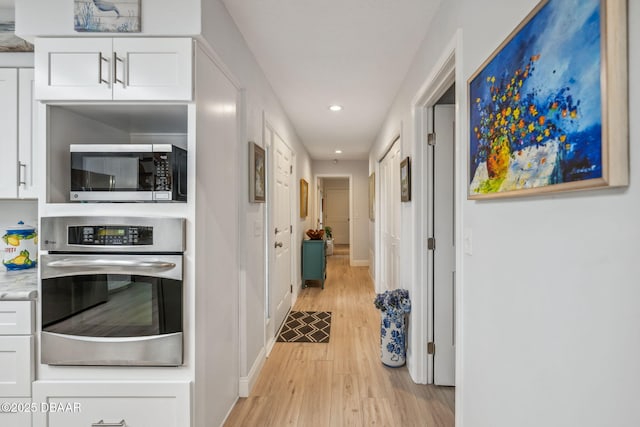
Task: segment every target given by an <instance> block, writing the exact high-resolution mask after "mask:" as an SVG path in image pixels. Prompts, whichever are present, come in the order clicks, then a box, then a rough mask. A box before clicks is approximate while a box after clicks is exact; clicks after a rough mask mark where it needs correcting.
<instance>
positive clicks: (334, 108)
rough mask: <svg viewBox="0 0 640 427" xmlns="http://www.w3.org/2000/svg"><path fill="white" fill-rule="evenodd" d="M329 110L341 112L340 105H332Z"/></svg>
mask: <svg viewBox="0 0 640 427" xmlns="http://www.w3.org/2000/svg"><path fill="white" fill-rule="evenodd" d="M329 110H331V111H341V110H342V105H332V106H330V107H329Z"/></svg>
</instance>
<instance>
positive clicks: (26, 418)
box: [0, 397, 32, 427]
mask: <svg viewBox="0 0 640 427" xmlns="http://www.w3.org/2000/svg"><path fill="white" fill-rule="evenodd" d="M1 400H2V409H1V410H0V426H3V427H4V426H7V427H9V426H10V427H31V412H32V411H31V409H32V404H31V399H29V398H26V399H15V398H7V397H2V398H1Z"/></svg>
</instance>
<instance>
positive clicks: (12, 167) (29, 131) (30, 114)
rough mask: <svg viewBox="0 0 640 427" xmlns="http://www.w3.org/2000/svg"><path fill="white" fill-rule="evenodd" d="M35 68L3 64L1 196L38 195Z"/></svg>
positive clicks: (0, 84)
mask: <svg viewBox="0 0 640 427" xmlns="http://www.w3.org/2000/svg"><path fill="white" fill-rule="evenodd" d="M34 102H35V101H34V100H33V69H32V68H20V69H18V68H0V111H1V112H2V114H0V156H1V157H2V167H0V199H17V198H20V199H35V198H37V197H38V192H37V189H36V187H35V183H36V182H37V179H36V174H37V173H38V168H37V167H36V164H35V158H34V155H35V154H36V151H37V150H36V149H35V148H34V144H35V143H36V141H37V138H35V131H34V130H35V116H34V114H35V111H36V108H35V104H34Z"/></svg>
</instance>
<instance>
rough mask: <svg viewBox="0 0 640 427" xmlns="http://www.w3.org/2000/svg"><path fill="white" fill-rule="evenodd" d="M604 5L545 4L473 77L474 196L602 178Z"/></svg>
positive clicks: (559, 0) (566, 0) (593, 0)
mask: <svg viewBox="0 0 640 427" xmlns="http://www.w3.org/2000/svg"><path fill="white" fill-rule="evenodd" d="M603 4H604V2H603V3H601V1H600V0H548V1H544V2H542V3H541V4H540V5H539V6H538V7H537V8H536V9H535V10H534V12H532V14H530V15H529V17H528V18H527V20H525V21H524V22H523V24H521V26H520V27H519V28H518V29H517V30H516V31H515V32H514V33H513V34H512V35H511V37H510V38H509V39H508V40H507V41H506V42H505V43H504V44H503V45H502V46H501V48H499V49H498V50H497V51H496V52H495V53H494V55H493V56H492V57H491V58H489V60H487V62H485V64H484V65H483V66H482V67H481V69H480V70H478V71H477V72H476V73H475V74H474V75H473V76H472V77H471V78H470V79H469V120H470V122H469V124H470V126H469V134H470V135H469V137H470V147H469V197H470V198H482V197H487V196H491V195H499V193H509V192H516V193H517V194H520V193H523V192H524V191H519V190H530V189H531V190H533V189H541V188H544V187H548V186H559V185H560V186H562V187H561V188H562V189H571V184H570V183H575V182H580V181H589V180H596V181H598V180H601V179H602V177H603V143H602V128H603V94H602V85H601V76H602V65H603V57H602V42H603V39H602V37H604V35H603V33H602V28H603V19H604V18H603V16H604V13H603V12H604V11H603V6H602V5H603ZM598 182H599V181H598ZM581 187H582V188H584V183H582V184H581ZM546 191H549V189H546ZM514 195H515V194H514ZM474 196H476V197H474Z"/></svg>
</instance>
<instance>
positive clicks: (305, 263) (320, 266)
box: [302, 240, 327, 289]
mask: <svg viewBox="0 0 640 427" xmlns="http://www.w3.org/2000/svg"><path fill="white" fill-rule="evenodd" d="M326 253H327V252H326V244H325V241H324V240H303V241H302V287H303V288H306V287H307V280H319V281H320V283H321V284H322V289H324V280H325V279H326V278H327V256H326Z"/></svg>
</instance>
